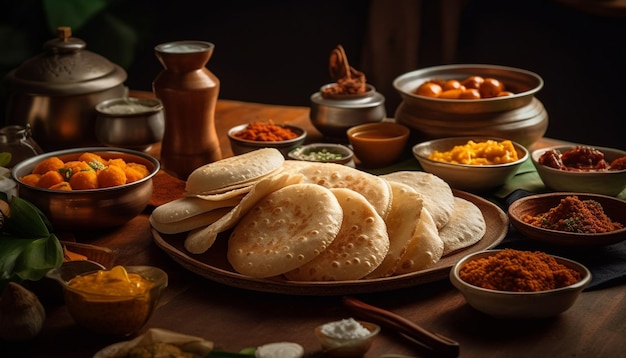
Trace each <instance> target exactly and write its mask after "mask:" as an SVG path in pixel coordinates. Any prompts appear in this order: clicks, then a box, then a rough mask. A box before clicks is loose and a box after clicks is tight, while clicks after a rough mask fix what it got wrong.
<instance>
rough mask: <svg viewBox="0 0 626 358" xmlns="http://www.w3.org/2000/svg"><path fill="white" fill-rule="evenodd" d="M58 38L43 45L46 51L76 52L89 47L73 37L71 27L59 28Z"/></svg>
mask: <svg viewBox="0 0 626 358" xmlns="http://www.w3.org/2000/svg"><path fill="white" fill-rule="evenodd" d="M57 34H58V36H59V37H58V38H56V39H52V40H50V41H48V42H46V43H45V44H44V45H43V48H44V50H45V51H49V52H52V53H70V52H76V51H80V50H82V49H84V48H85V47H87V44H86V43H85V41H83V40H81V39H78V38H75V37H72V28H71V27H69V26H59V27H58V28H57Z"/></svg>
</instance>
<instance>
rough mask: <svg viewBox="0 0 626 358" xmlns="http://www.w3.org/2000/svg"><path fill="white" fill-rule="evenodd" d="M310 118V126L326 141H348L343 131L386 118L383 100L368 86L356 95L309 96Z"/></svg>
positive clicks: (379, 94) (319, 94) (383, 98)
mask: <svg viewBox="0 0 626 358" xmlns="http://www.w3.org/2000/svg"><path fill="white" fill-rule="evenodd" d="M326 86H329V85H326ZM324 87H325V86H324ZM324 87H322V89H323V88H324ZM309 116H310V119H311V124H313V126H314V127H315V128H316V129H317V130H318V131H320V132H321V133H322V134H323V135H324V136H326V137H327V138H330V139H336V140H339V141H347V139H348V137H347V135H346V131H347V130H348V129H350V128H351V127H354V126H356V125H359V124H365V123H373V122H381V121H382V120H383V119H385V117H386V116H387V112H386V110H385V97H384V96H383V95H382V94H381V93H379V92H377V91H376V89H375V88H374V87H373V86H370V85H368V91H367V92H365V93H363V94H359V95H335V96H332V97H325V96H323V95H322V91H320V92H316V93H314V94H313V95H311V111H310V115H309Z"/></svg>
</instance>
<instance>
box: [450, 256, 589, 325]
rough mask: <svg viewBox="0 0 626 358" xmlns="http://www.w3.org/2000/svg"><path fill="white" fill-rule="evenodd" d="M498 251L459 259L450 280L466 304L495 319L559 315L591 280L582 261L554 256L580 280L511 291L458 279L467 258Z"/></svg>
mask: <svg viewBox="0 0 626 358" xmlns="http://www.w3.org/2000/svg"><path fill="white" fill-rule="evenodd" d="M498 251H500V250H487V251H481V252H476V253H473V254H469V255H467V256H465V257H464V258H462V259H461V260H459V262H457V263H456V264H455V265H454V266H453V267H452V270H450V281H451V282H452V285H454V287H456V288H457V289H458V290H459V291H460V292H461V294H463V296H464V297H465V300H466V301H467V303H468V304H469V305H470V306H472V307H474V308H475V309H477V310H479V311H481V312H483V313H486V314H488V315H490V316H493V317H498V318H521V319H534V318H546V317H552V316H556V315H559V314H561V313H563V312H565V311H567V310H568V309H569V308H570V307H571V306H572V305H573V304H574V303H575V302H576V300H577V299H578V297H579V296H580V293H581V292H582V291H583V289H584V288H585V287H587V285H588V284H589V282H590V281H591V272H589V270H588V269H587V268H586V267H585V266H583V265H582V264H580V263H578V262H575V261H572V260H569V259H566V258H563V257H558V256H553V257H554V258H555V259H556V261H557V262H558V263H559V264H562V265H565V266H567V267H569V268H571V269H574V270H576V271H578V272H579V273H580V276H581V280H580V281H578V282H576V283H575V284H572V285H569V286H566V287H561V288H556V289H553V290H547V291H538V292H511V291H498V290H490V289H486V288H482V287H478V286H474V285H471V284H469V283H467V282H465V281H463V280H462V279H461V277H460V276H459V271H460V270H461V268H462V267H463V266H464V265H465V264H466V263H467V262H469V261H472V260H476V259H479V258H483V257H489V256H491V255H494V254H496V253H497V252H498Z"/></svg>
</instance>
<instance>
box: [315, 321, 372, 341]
mask: <svg viewBox="0 0 626 358" xmlns="http://www.w3.org/2000/svg"><path fill="white" fill-rule="evenodd" d="M322 333H324V334H325V335H327V336H328V337H332V338H336V339H361V338H365V337H367V336H369V335H370V333H371V332H370V331H369V330H368V329H367V328H365V327H363V325H361V324H360V323H359V322H358V321H356V320H355V319H354V318H347V319H342V320H341V321H336V322H330V323H326V324H325V325H323V326H322Z"/></svg>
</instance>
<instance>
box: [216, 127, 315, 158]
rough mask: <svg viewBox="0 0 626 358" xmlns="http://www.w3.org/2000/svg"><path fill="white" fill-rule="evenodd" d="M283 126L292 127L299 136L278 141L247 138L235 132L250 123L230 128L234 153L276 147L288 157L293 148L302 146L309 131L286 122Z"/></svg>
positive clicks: (229, 136) (229, 132)
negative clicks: (239, 136)
mask: <svg viewBox="0 0 626 358" xmlns="http://www.w3.org/2000/svg"><path fill="white" fill-rule="evenodd" d="M278 125H281V124H278ZM281 126H283V127H285V128H289V129H291V130H292V131H293V132H294V133H296V134H298V137H296V138H294V139H289V140H283V141H278V142H263V141H255V140H247V139H241V138H238V137H236V136H235V133H237V132H240V131H242V130H244V129H246V127H248V124H241V125H238V126H235V127H232V128H231V129H229V130H228V140H229V141H230V148H231V149H232V151H233V154H235V155H239V154H244V153H248V152H251V151H253V150H257V149H261V148H276V149H278V150H279V151H280V152H281V153H282V154H283V156H284V157H285V158H287V156H288V155H289V152H290V151H291V150H293V149H295V148H297V147H299V146H301V145H302V144H303V143H304V140H305V139H306V135H307V132H306V130H305V129H304V128H302V127H298V126H294V125H291V124H284V125H281Z"/></svg>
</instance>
